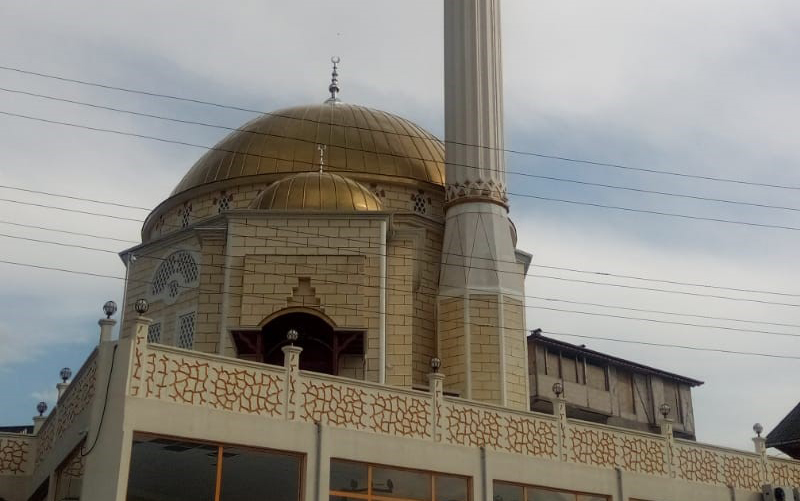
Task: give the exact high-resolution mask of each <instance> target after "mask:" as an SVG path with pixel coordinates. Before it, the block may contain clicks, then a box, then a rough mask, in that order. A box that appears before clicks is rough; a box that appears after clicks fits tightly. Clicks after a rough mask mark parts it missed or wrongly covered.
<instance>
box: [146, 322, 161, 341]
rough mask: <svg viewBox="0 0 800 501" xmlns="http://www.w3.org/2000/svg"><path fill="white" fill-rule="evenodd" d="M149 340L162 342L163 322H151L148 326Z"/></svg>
mask: <svg viewBox="0 0 800 501" xmlns="http://www.w3.org/2000/svg"><path fill="white" fill-rule="evenodd" d="M147 342H148V343H160V342H161V324H160V323H158V324H150V327H148V328H147Z"/></svg>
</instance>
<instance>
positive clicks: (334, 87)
mask: <svg viewBox="0 0 800 501" xmlns="http://www.w3.org/2000/svg"><path fill="white" fill-rule="evenodd" d="M340 61H341V59H340V58H339V56H333V57H332V58H331V62H332V63H333V72H332V73H331V84H330V85H329V86H328V92H330V93H331V97H329V98H328V99H326V100H325V103H327V104H336V103H341V102H342V100H341V99H339V98H338V97H337V94H339V72H338V71H337V70H338V69H339V62H340Z"/></svg>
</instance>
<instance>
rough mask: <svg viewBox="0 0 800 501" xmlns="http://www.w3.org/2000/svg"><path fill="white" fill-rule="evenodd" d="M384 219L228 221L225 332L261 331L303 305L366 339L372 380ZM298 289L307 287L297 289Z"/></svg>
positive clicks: (282, 217) (341, 217) (355, 216)
mask: <svg viewBox="0 0 800 501" xmlns="http://www.w3.org/2000/svg"><path fill="white" fill-rule="evenodd" d="M239 214H241V213H239ZM384 218H385V216H384V215H367V214H363V215H362V214H337V215H333V214H331V215H321V214H320V215H310V214H302V213H293V214H289V213H284V214H282V215H278V214H275V213H272V214H266V213H262V214H261V215H256V214H254V215H253V216H252V217H250V216H248V217H243V216H241V215H239V216H233V217H231V220H230V223H229V232H228V233H229V242H228V244H229V245H228V248H229V251H228V252H229V254H230V257H229V262H230V266H229V268H230V271H229V273H230V277H229V280H230V287H229V298H228V299H229V304H230V306H229V309H228V315H227V327H228V329H234V328H246V329H257V328H260V327H262V326H263V325H264V323H265V322H266V321H267V320H268V319H269V317H270V316H272V315H273V314H275V313H276V312H278V311H280V310H282V309H284V308H287V307H289V306H296V305H297V302H298V301H304V302H306V306H307V307H312V308H316V309H319V310H321V311H322V312H323V313H324V314H325V315H326V316H327V317H328V318H330V319H331V320H332V321H333V323H334V324H335V326H336V327H337V328H340V329H355V330H365V331H366V332H367V336H366V360H367V367H366V374H365V375H366V378H367V379H369V380H377V373H378V366H377V360H378V310H379V293H380V287H379V285H380V279H379V251H380V223H381V220H383V219H384ZM301 281H302V282H303V284H307V286H306V285H304V286H303V287H300V284H301ZM305 287H310V288H313V294H314V295H315V296H316V300H314V299H311V298H309V297H307V296H308V294H310V291H308V290H302V289H303V288H305ZM303 296H305V299H300V297H303ZM317 300H318V301H317ZM317 304H318V306H317Z"/></svg>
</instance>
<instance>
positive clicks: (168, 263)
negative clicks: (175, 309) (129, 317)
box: [150, 250, 199, 301]
mask: <svg viewBox="0 0 800 501" xmlns="http://www.w3.org/2000/svg"><path fill="white" fill-rule="evenodd" d="M198 277H199V272H198V270H197V263H196V262H195V259H194V257H193V256H192V255H191V254H190V253H189V252H188V251H182V250H181V251H177V252H173V253H172V254H170V255H169V256H167V257H166V259H164V260H163V261H162V262H161V264H160V265H158V268H157V269H156V273H155V275H154V276H153V284H152V287H151V289H150V293H151V295H152V296H153V298H163V299H165V300H167V301H174V300H175V298H177V297H178V295H180V293H181V292H183V290H184V289H186V288H188V287H193V286H196V285H197V279H198Z"/></svg>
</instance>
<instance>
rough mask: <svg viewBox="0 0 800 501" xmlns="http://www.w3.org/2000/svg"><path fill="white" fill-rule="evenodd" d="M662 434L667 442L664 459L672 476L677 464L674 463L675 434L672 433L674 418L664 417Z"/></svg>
mask: <svg viewBox="0 0 800 501" xmlns="http://www.w3.org/2000/svg"><path fill="white" fill-rule="evenodd" d="M661 435H662V436H663V437H664V441H665V442H666V451H667V452H666V457H665V458H664V461H665V462H666V464H667V468H666V470H667V474H668V475H669V476H670V478H674V477H675V465H674V458H675V436H674V435H673V433H672V420H671V419H669V418H664V419H663V420H662V421H661Z"/></svg>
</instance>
